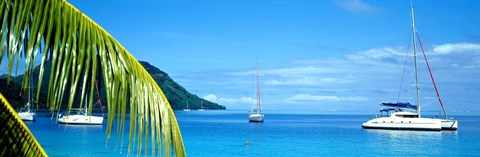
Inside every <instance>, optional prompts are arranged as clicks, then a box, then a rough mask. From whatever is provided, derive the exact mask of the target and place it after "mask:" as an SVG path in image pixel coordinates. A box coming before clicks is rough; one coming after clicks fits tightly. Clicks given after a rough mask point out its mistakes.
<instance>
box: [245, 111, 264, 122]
mask: <svg viewBox="0 0 480 157" xmlns="http://www.w3.org/2000/svg"><path fill="white" fill-rule="evenodd" d="M263 117H264V115H263V114H262V113H261V112H252V113H250V114H248V120H249V121H250V122H263Z"/></svg>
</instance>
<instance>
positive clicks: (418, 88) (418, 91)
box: [410, 4, 421, 117]
mask: <svg viewBox="0 0 480 157" xmlns="http://www.w3.org/2000/svg"><path fill="white" fill-rule="evenodd" d="M410 14H411V17H412V18H411V20H412V42H413V61H414V64H415V69H414V70H415V91H416V95H417V114H418V117H421V116H420V109H421V107H420V87H419V83H418V65H417V45H416V42H415V32H416V30H415V17H414V14H413V4H410Z"/></svg>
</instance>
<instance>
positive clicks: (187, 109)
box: [183, 101, 190, 112]
mask: <svg viewBox="0 0 480 157" xmlns="http://www.w3.org/2000/svg"><path fill="white" fill-rule="evenodd" d="M183 111H187V112H188V111H190V109H189V108H188V101H187V108H184V109H183Z"/></svg>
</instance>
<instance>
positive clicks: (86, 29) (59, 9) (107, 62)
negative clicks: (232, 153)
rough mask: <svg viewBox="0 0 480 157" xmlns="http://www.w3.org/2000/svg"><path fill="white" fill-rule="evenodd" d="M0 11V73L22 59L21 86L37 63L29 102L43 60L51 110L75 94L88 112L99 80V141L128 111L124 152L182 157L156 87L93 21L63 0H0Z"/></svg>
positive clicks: (120, 123)
mask: <svg viewBox="0 0 480 157" xmlns="http://www.w3.org/2000/svg"><path fill="white" fill-rule="evenodd" d="M0 12H1V15H0V22H1V23H0V27H1V29H0V46H1V48H0V60H2V59H3V57H4V56H5V54H6V56H7V58H8V67H9V70H8V73H9V74H10V73H12V71H13V68H14V66H15V69H17V68H18V64H19V63H20V62H23V60H21V59H24V61H25V69H26V72H25V75H24V78H23V84H24V87H25V86H28V83H29V79H30V75H32V74H33V72H32V71H33V70H31V69H33V68H34V66H35V62H36V61H37V60H41V63H40V67H41V68H40V74H39V78H38V86H37V98H36V99H37V100H38V96H39V95H40V94H39V92H40V89H41V82H42V79H43V75H44V73H43V70H44V64H45V63H46V61H47V60H51V61H52V66H51V71H52V72H51V75H50V76H49V77H50V78H49V85H48V105H49V106H50V109H51V110H52V111H58V110H59V109H60V107H61V103H62V102H64V101H65V100H63V99H64V98H66V101H67V102H68V110H69V111H70V109H71V108H72V105H73V101H74V100H75V99H76V95H78V93H79V92H81V94H80V95H81V97H80V101H81V102H83V101H87V100H89V102H88V104H89V110H92V105H93V99H94V97H93V94H94V85H95V83H94V82H95V81H103V83H104V84H105V87H104V88H105V91H106V99H107V100H106V101H107V107H108V120H107V121H108V125H107V139H108V138H109V137H110V134H111V133H112V131H113V122H114V120H115V117H116V116H115V115H117V120H118V125H117V128H116V133H117V134H121V135H122V136H123V135H124V131H125V129H124V126H125V124H126V114H127V112H128V111H129V114H130V130H129V139H130V140H129V141H130V142H129V146H128V148H129V150H128V151H129V152H133V150H135V149H138V155H140V152H142V151H140V150H141V149H142V148H145V150H144V151H145V152H147V149H148V147H151V151H152V152H151V153H152V154H156V153H159V154H163V155H166V156H172V155H175V156H185V155H186V153H185V149H184V146H183V141H182V136H181V133H180V129H179V126H178V123H177V120H176V118H175V115H174V113H173V111H172V109H171V107H170V104H169V102H168V101H167V99H166V97H165V95H164V94H163V92H162V90H161V89H160V87H159V86H158V85H157V84H156V83H155V81H154V80H153V78H152V77H151V76H150V75H149V74H148V72H147V71H146V70H145V69H144V68H143V67H142V65H141V64H140V63H139V62H138V61H137V60H136V59H135V58H134V57H133V56H132V55H131V54H130V53H129V52H128V51H127V50H126V49H125V48H124V47H123V46H122V45H121V44H120V43H119V42H118V41H116V40H115V38H113V37H112V36H111V35H110V34H109V33H108V32H107V31H105V30H104V29H103V28H102V27H100V26H99V25H98V24H96V23H95V22H94V21H93V20H91V19H90V18H88V17H87V16H86V15H85V14H83V13H82V12H81V11H79V10H78V9H76V8H75V7H74V6H72V5H71V4H70V3H68V2H66V1H63V0H40V1H37V0H2V1H1V2H0ZM37 57H41V59H37ZM0 64H1V63H0ZM97 70H100V71H97ZM100 75H101V76H100ZM99 78H103V80H98V79H99ZM77 99H78V98H77ZM80 104H83V103H80ZM127 108H129V110H127ZM122 136H121V137H122ZM107 141H108V140H107ZM120 141H123V140H120ZM121 144H122V143H121ZM157 150H158V152H156V151H157Z"/></svg>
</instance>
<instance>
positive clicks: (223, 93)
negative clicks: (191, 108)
mask: <svg viewBox="0 0 480 157" xmlns="http://www.w3.org/2000/svg"><path fill="white" fill-rule="evenodd" d="M71 3H72V4H73V5H75V6H76V7H77V8H79V9H80V10H81V11H82V12H84V13H85V14H87V15H88V16H89V17H91V18H92V19H93V20H94V21H96V22H97V23H98V24H100V25H101V26H102V27H104V28H105V29H106V30H107V31H108V32H109V33H110V34H112V35H113V36H114V37H115V38H116V39H117V40H118V41H119V42H120V43H122V44H123V45H124V46H125V47H126V48H127V49H128V50H129V51H130V52H131V53H132V54H133V55H134V56H135V57H136V58H137V59H138V60H143V61H148V62H150V63H151V64H153V65H155V66H157V67H159V68H160V69H161V70H163V71H165V72H167V73H169V74H170V76H171V77H172V78H173V79H174V80H176V81H177V82H178V83H180V84H181V85H182V86H184V87H185V88H186V89H187V90H189V91H190V92H192V93H194V94H197V95H198V96H200V97H204V98H207V99H209V100H212V101H215V102H218V103H220V104H222V105H225V106H226V107H227V109H235V110H248V109H249V108H251V106H252V104H253V103H254V102H255V93H254V92H255V89H254V88H255V80H254V79H255V78H254V72H255V59H256V58H257V57H258V59H259V62H260V75H261V84H262V85H261V88H262V103H263V109H264V110H265V112H290V111H291V112H303V113H332V114H335V113H354V114H370V113H376V112H377V111H378V109H379V108H380V106H379V105H378V104H379V103H380V102H383V101H396V100H397V98H398V95H399V91H402V92H400V101H411V102H414V99H413V97H414V93H413V75H412V68H411V67H407V68H406V72H405V79H404V82H403V87H402V88H400V82H401V80H402V72H403V65H404V62H405V58H406V57H405V56H406V54H407V50H411V46H409V45H411V44H410V43H409V42H410V15H409V7H410V1H407V0H402V1H400V0H390V1H383V0H375V1H371V0H325V1H318V0H298V1H292V0H160V1H155V0H149V1H123V0H121V1H83V0H82V1H79V0H75V1H71ZM413 3H414V8H415V19H416V27H417V30H418V32H419V34H420V37H421V39H422V42H423V44H424V47H425V50H426V53H427V57H428V58H429V62H430V64H431V68H432V70H433V74H434V76H435V79H436V81H437V86H438V88H439V90H440V94H441V96H442V99H443V101H444V104H445V106H446V109H447V112H449V113H451V114H480V104H479V103H478V100H479V97H480V79H479V78H480V66H479V65H480V31H479V28H480V1H475V0H461V1H455V0H438V1H414V2H413ZM410 56H411V54H410ZM408 58H409V59H408V60H407V61H406V62H407V63H408V64H409V65H410V64H411V62H412V60H411V58H412V57H408ZM419 65H420V67H419V68H420V76H419V77H420V81H421V89H422V91H421V96H422V103H423V104H422V107H423V109H424V111H439V110H440V107H439V105H438V102H437V101H436V96H435V94H434V90H433V86H432V84H431V82H430V78H429V76H428V72H427V71H425V70H426V69H425V63H424V60H420V61H419Z"/></svg>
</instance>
